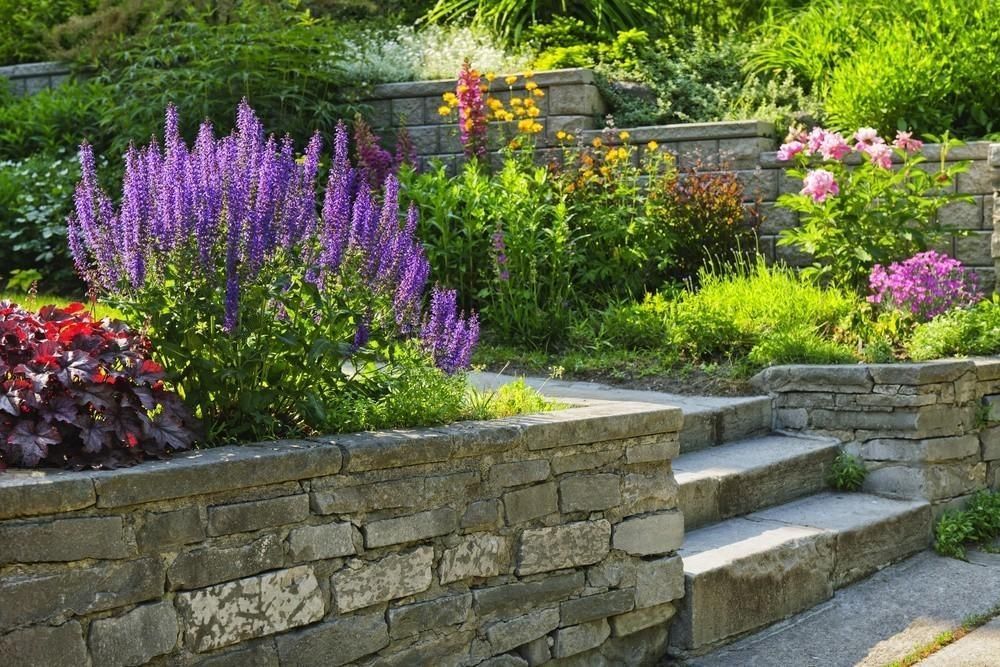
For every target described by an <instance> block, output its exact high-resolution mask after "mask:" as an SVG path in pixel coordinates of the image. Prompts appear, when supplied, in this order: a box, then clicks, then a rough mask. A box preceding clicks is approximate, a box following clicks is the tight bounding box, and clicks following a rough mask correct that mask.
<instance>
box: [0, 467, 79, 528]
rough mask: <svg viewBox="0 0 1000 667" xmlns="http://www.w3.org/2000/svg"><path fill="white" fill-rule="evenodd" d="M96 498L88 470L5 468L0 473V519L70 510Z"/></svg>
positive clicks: (76, 508)
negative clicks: (1, 473) (5, 469)
mask: <svg viewBox="0 0 1000 667" xmlns="http://www.w3.org/2000/svg"><path fill="white" fill-rule="evenodd" d="M96 502H97V493H96V492H95V491H94V481H93V479H91V476H90V474H89V473H83V472H70V471H65V470H59V471H51V470H45V471H40V470H7V471H5V472H4V474H3V475H0V519H11V518H14V517H21V516H35V515H39V514H56V513H59V512H71V511H73V510H78V509H83V508H85V507H90V506H91V505H93V504H94V503H96Z"/></svg>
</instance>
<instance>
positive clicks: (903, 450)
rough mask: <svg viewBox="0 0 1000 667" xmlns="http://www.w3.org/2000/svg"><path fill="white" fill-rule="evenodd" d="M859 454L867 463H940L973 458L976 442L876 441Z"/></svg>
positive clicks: (957, 439)
mask: <svg viewBox="0 0 1000 667" xmlns="http://www.w3.org/2000/svg"><path fill="white" fill-rule="evenodd" d="M859 453H860V455H861V457H862V458H864V459H865V460H868V461H901V462H911V463H941V462H944V461H954V460H961V459H966V458H968V457H970V456H976V455H977V454H979V439H978V438H977V437H976V436H975V435H963V436H959V437H945V438H930V439H927V440H908V439H902V438H901V439H896V438H879V439H876V440H869V441H867V442H865V443H862V444H861V447H860V450H859Z"/></svg>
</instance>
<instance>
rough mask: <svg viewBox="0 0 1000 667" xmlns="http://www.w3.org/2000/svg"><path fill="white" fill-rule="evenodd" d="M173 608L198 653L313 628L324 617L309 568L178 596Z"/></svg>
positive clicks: (230, 582)
mask: <svg viewBox="0 0 1000 667" xmlns="http://www.w3.org/2000/svg"><path fill="white" fill-rule="evenodd" d="M175 604H176V605H177V610H178V612H179V613H180V615H181V617H182V618H183V626H184V635H185V637H186V642H187V644H188V646H190V647H191V648H192V649H194V650H195V651H196V652H198V653H203V652H205V651H211V650H214V649H217V648H221V647H223V646H229V645H230V644H236V643H237V642H241V641H245V640H247V639H252V638H255V637H264V636H266V635H270V634H274V633H276V632H281V631H282V630H288V629H290V628H295V627H298V626H300V625H306V624H308V623H314V622H316V621H318V620H320V619H321V618H323V615H324V613H325V611H326V610H325V605H324V603H323V592H322V591H321V590H320V587H319V582H318V581H317V580H316V575H315V574H314V573H313V571H312V568H311V567H309V566H308V565H299V566H298V567H293V568H290V569H287V570H278V571H276V572H268V573H266V574H262V575H259V576H256V577H248V578H245V579H238V580H236V581H229V582H226V583H224V584H218V585H216V586H210V587H208V588H203V589H201V590H197V591H191V592H187V593H180V594H178V595H177V598H176V599H175Z"/></svg>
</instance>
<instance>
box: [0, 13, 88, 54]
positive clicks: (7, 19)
mask: <svg viewBox="0 0 1000 667" xmlns="http://www.w3.org/2000/svg"><path fill="white" fill-rule="evenodd" d="M97 2H98V0H31V2H25V1H24V0H0V16H2V17H3V21H0V65H13V64H17V63H28V62H35V61H38V60H45V59H46V58H47V57H48V53H47V52H46V48H45V44H46V36H47V34H48V31H49V29H50V28H51V27H52V26H54V25H56V24H57V23H60V22H62V21H65V20H66V19H68V18H69V17H70V16H72V15H74V14H85V13H88V12H90V11H92V10H93V9H94V7H95V6H96V5H97Z"/></svg>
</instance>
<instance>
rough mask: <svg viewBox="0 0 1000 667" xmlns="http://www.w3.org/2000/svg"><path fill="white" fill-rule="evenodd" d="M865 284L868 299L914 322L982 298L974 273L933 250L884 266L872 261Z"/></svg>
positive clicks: (966, 306) (971, 303)
mask: <svg viewBox="0 0 1000 667" xmlns="http://www.w3.org/2000/svg"><path fill="white" fill-rule="evenodd" d="M869 284H870V286H871V291H872V294H871V296H869V297H868V301H869V302H871V303H874V304H880V305H882V306H884V307H887V308H895V309H897V310H901V311H903V312H905V313H909V314H910V315H912V316H913V317H914V318H915V319H916V320H917V321H918V322H927V321H929V320H932V319H933V318H935V317H937V316H938V315H941V314H942V313H946V312H948V311H949V310H953V309H955V308H968V307H969V306H972V305H974V304H975V303H976V302H978V301H980V300H982V298H983V294H982V292H980V291H979V281H978V279H977V277H976V274H974V273H972V272H971V271H968V270H967V269H966V268H965V267H964V266H963V265H962V263H961V262H959V261H958V260H956V259H952V258H951V257H948V256H947V255H942V254H941V253H938V252H935V251H933V250H929V251H927V252H922V253H918V254H916V255H914V256H913V257H911V258H910V259H908V260H906V261H904V262H893V263H892V264H890V265H889V266H888V267H883V266H881V265H879V264H876V265H875V266H874V267H873V268H872V273H871V277H870V279H869Z"/></svg>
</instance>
